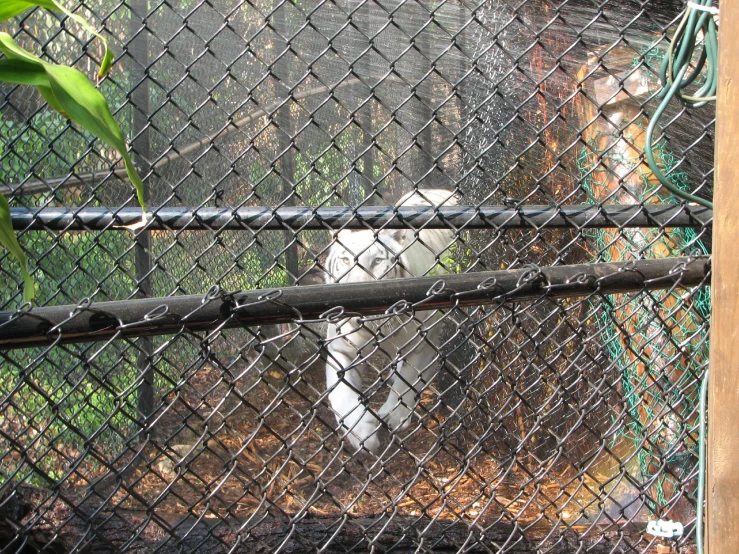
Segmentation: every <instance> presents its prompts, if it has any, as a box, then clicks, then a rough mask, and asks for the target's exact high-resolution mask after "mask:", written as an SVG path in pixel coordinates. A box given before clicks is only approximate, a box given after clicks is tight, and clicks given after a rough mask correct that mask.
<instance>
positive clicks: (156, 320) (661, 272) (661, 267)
mask: <svg viewBox="0 0 739 554" xmlns="http://www.w3.org/2000/svg"><path fill="white" fill-rule="evenodd" d="M709 272H710V258H709V257H707V256H704V257H698V258H663V259H658V260H635V261H629V262H619V263H601V264H582V265H571V266H554V267H547V268H538V267H529V268H525V269H515V270H507V271H486V272H479V273H466V274H461V275H446V276H443V277H420V278H412V279H396V280H384V281H371V282H367V283H346V284H332V285H314V286H305V287H287V288H283V289H270V290H251V291H246V292H238V293H221V292H220V291H217V290H216V288H215V287H214V288H213V289H212V290H211V291H209V293H207V294H206V295H203V296H198V295H194V296H172V297H166V298H146V299H130V300H123V301H114V302H99V303H90V302H83V303H82V304H80V305H78V306H73V305H68V306H55V307H45V308H35V309H32V310H28V311H23V310H19V311H16V312H0V348H2V349H13V348H27V347H31V346H48V345H51V344H60V343H75V342H90V341H105V340H110V339H113V338H124V337H128V338H130V337H139V336H151V335H168V334H175V333H180V332H184V331H209V330H212V329H215V328H219V329H222V328H230V327H244V326H253V325H266V324H274V323H285V322H289V321H296V320H302V321H305V320H311V319H325V318H327V317H329V316H328V315H327V312H329V310H331V312H332V313H333V316H331V317H334V318H336V317H341V316H340V315H339V312H340V310H339V308H338V307H341V313H347V314H352V315H354V314H358V315H374V314H382V313H386V312H387V311H388V310H390V311H392V312H394V313H396V312H403V311H405V310H407V309H409V308H416V309H423V310H430V309H445V308H452V307H459V306H471V305H481V304H491V303H501V302H509V301H524V300H532V299H536V298H540V297H542V296H548V297H575V296H585V295H589V294H593V293H598V294H612V293H620V292H630V291H641V290H652V289H664V288H671V287H675V286H679V287H687V286H698V285H704V284H707V283H708V279H709Z"/></svg>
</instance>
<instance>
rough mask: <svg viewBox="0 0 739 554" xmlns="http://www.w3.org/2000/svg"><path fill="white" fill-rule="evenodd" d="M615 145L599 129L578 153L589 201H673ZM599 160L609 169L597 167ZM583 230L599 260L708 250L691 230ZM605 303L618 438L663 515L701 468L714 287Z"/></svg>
mask: <svg viewBox="0 0 739 554" xmlns="http://www.w3.org/2000/svg"><path fill="white" fill-rule="evenodd" d="M632 125H633V124H632ZM637 126H638V125H637ZM638 127H639V129H641V130H642V131H643V128H642V127H640V126H638ZM637 132H639V131H637ZM618 141H624V138H623V135H619V134H617V133H616V132H614V133H603V132H599V133H595V134H594V136H593V137H592V138H591V140H589V141H588V147H587V148H583V149H582V151H581V152H580V154H579V156H578V167H579V170H580V171H581V174H582V175H584V176H585V177H584V182H583V186H584V189H585V192H586V194H587V198H588V202H589V203H592V204H600V203H603V202H609V203H618V204H642V203H665V204H669V203H673V204H674V203H677V202H678V200H677V199H676V198H675V197H674V196H673V195H671V194H669V193H666V191H664V190H663V189H662V188H661V187H660V186H659V184H658V183H657V182H656V180H655V179H654V177H653V176H652V175H651V173H650V172H649V171H648V169H647V166H646V165H645V164H643V163H642V160H641V159H640V156H639V155H634V154H635V153H636V152H637V150H636V149H635V148H634V147H633V146H632V145H630V146H629V147H628V148H618V147H614V145H616V144H617V142H618ZM604 144H607V145H608V147H604ZM599 145H600V146H599ZM656 157H657V159H658V160H661V162H662V165H663V167H662V170H663V171H664V172H665V173H666V174H668V175H669V178H670V179H671V180H672V182H673V183H674V184H675V185H677V186H678V187H681V188H683V187H686V188H687V184H688V183H687V176H686V174H685V173H682V172H678V171H673V168H674V167H675V166H676V163H677V160H676V159H675V157H674V155H673V154H672V152H671V151H670V150H669V148H668V147H667V145H666V143H665V141H661V142H659V143H658V144H657V145H656ZM596 165H599V166H601V167H604V168H607V170H605V171H594V168H595V167H596ZM619 175H621V176H624V175H626V176H627V178H619ZM585 234H586V237H587V239H588V243H589V245H590V248H591V250H592V252H593V258H594V259H593V261H627V260H630V259H641V258H658V257H667V256H678V255H685V254H686V253H688V254H707V253H708V250H707V248H706V246H705V244H704V243H703V241H702V240H701V239H700V238H699V236H698V235H697V233H696V231H695V230H694V229H691V228H688V229H678V228H673V229H670V228H667V229H646V228H636V229H620V230H619V229H602V230H600V229H599V230H589V231H586V232H585ZM599 308H600V309H599V310H596V311H595V313H597V314H598V316H597V317H598V326H599V329H600V331H601V335H602V343H603V345H604V349H605V352H606V355H607V356H608V358H609V359H610V360H611V362H612V363H613V364H616V366H617V367H618V369H619V371H620V373H621V375H622V380H621V382H622V387H623V394H624V399H625V408H626V410H627V412H628V417H627V418H626V419H627V422H628V423H627V424H626V425H623V426H622V429H623V432H622V437H620V438H627V439H628V440H629V442H630V443H633V445H634V449H635V452H636V459H637V465H638V470H639V472H640V473H641V477H642V479H643V480H644V481H645V482H646V483H651V485H652V486H651V487H650V489H651V491H652V495H653V496H652V498H650V499H649V506H650V509H651V510H652V511H654V512H659V511H661V508H660V507H663V506H665V505H667V504H669V503H670V501H671V500H672V497H674V496H675V495H676V493H677V492H678V490H679V489H680V488H682V487H681V486H680V481H684V480H685V479H686V477H687V476H688V473H689V472H690V469H691V468H692V467H694V465H695V459H696V458H695V457H696V456H697V442H696V439H695V437H696V433H695V431H696V428H697V424H698V418H697V416H696V406H697V403H698V393H699V388H698V385H697V384H698V383H699V379H700V377H701V375H702V372H703V370H704V369H705V367H706V366H707V362H708V350H709V348H708V336H707V335H708V334H707V326H706V323H705V322H706V319H707V317H708V315H709V313H710V310H711V293H710V288H709V287H704V288H701V289H698V290H696V291H691V292H690V293H686V292H685V291H680V290H673V291H662V292H660V293H658V294H653V293H644V292H641V293H635V294H619V295H610V296H607V297H605V301H604V302H603V304H601V305H600V306H599Z"/></svg>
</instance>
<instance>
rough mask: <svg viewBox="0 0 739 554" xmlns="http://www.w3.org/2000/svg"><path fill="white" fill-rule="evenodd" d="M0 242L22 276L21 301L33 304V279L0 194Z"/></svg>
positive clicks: (4, 200) (8, 207)
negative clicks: (17, 265) (16, 263)
mask: <svg viewBox="0 0 739 554" xmlns="http://www.w3.org/2000/svg"><path fill="white" fill-rule="evenodd" d="M0 242H1V243H2V244H3V246H4V247H5V248H7V249H8V251H9V252H10V253H11V254H12V255H13V257H14V258H15V259H16V260H18V263H19V264H20V266H21V274H22V275H23V301H24V302H33V299H34V297H35V296H36V291H35V289H34V284H33V278H32V277H31V274H30V273H28V259H27V258H26V253H25V252H23V249H22V248H21V245H20V244H19V243H18V239H17V238H15V233H14V232H13V222H12V220H11V219H10V206H8V201H7V200H6V199H5V196H3V195H2V194H0Z"/></svg>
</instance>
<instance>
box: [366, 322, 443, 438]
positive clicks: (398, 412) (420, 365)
mask: <svg viewBox="0 0 739 554" xmlns="http://www.w3.org/2000/svg"><path fill="white" fill-rule="evenodd" d="M437 335H438V330H437V329H435V328H434V329H432V330H431V331H430V332H429V334H428V337H427V338H426V339H419V340H418V341H416V342H415V344H413V346H412V348H410V349H406V350H407V352H406V353H402V350H401V353H399V358H400V359H399V360H398V361H397V362H396V364H395V370H394V375H393V379H392V382H391V385H390V392H389V394H388V397H387V400H386V401H385V404H383V406H382V408H380V411H379V415H380V417H381V418H382V419H383V420H384V421H385V423H387V426H388V427H389V428H390V430H391V431H392V432H397V431H402V430H403V429H406V428H407V427H408V426H409V425H410V423H411V417H412V414H413V412H414V411H415V409H416V406H417V405H418V402H419V401H420V399H421V394H422V393H423V391H424V390H426V388H427V387H428V386H429V384H430V383H431V381H432V380H433V379H434V377H435V376H436V372H437V370H438V362H439V360H438V353H437V351H436V348H435V347H434V346H433V345H434V344H438V340H436V339H438V337H437Z"/></svg>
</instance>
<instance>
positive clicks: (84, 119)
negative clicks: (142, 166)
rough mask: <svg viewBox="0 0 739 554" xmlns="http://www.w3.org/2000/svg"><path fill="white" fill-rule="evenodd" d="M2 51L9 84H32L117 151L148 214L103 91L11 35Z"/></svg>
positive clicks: (3, 38)
mask: <svg viewBox="0 0 739 554" xmlns="http://www.w3.org/2000/svg"><path fill="white" fill-rule="evenodd" d="M0 51H2V53H3V54H5V56H6V60H4V61H7V64H5V65H6V67H5V74H6V75H7V76H8V78H9V79H10V80H11V81H10V82H18V81H21V80H25V81H26V82H27V81H30V80H33V81H34V82H35V83H36V84H35V86H36V88H37V89H38V90H39V92H40V93H41V95H42V96H43V97H44V98H45V99H46V101H47V102H49V105H50V106H51V107H52V108H54V109H55V110H57V111H58V112H60V113H62V114H64V115H65V116H67V117H68V118H69V119H71V120H72V121H74V122H75V123H76V124H78V125H79V126H81V127H83V128H84V129H87V130H88V131H89V132H91V133H92V134H93V135H95V136H96V137H97V138H99V139H100V140H102V141H103V142H104V143H105V144H107V145H108V146H111V147H112V148H115V149H116V150H117V151H118V153H119V154H120V155H121V158H122V159H123V162H124V164H125V165H126V173H127V174H128V177H129V179H130V180H131V183H132V184H133V186H134V188H135V189H136V197H137V198H138V201H139V204H140V205H141V208H142V209H143V210H144V212H145V211H146V207H145V204H144V184H143V182H142V181H141V178H140V177H139V176H138V174H137V173H136V170H135V168H134V165H133V160H132V159H131V156H129V154H128V147H127V145H126V139H125V137H124V136H123V131H121V128H120V127H119V126H118V124H117V123H116V122H115V119H113V114H111V113H110V108H108V103H107V102H106V101H105V97H104V96H103V95H102V94H100V91H98V89H96V88H95V86H94V85H93V84H92V83H91V82H90V81H89V80H88V79H87V77H85V75H84V74H83V73H81V72H80V71H78V70H76V69H74V68H73V67H67V66H65V65H55V64H50V63H47V62H45V61H43V60H42V59H41V58H39V57H37V56H34V55H33V54H31V53H30V52H27V51H26V50H24V49H23V48H21V47H20V46H18V44H17V43H16V42H15V41H14V40H13V38H12V37H11V36H10V35H9V34H8V33H3V32H0ZM0 70H2V66H0ZM22 70H26V71H28V72H29V74H28V75H25V76H24V75H21V74H20V71H22ZM41 72H43V75H42V73H41ZM44 76H45V80H44ZM0 78H2V73H0Z"/></svg>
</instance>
